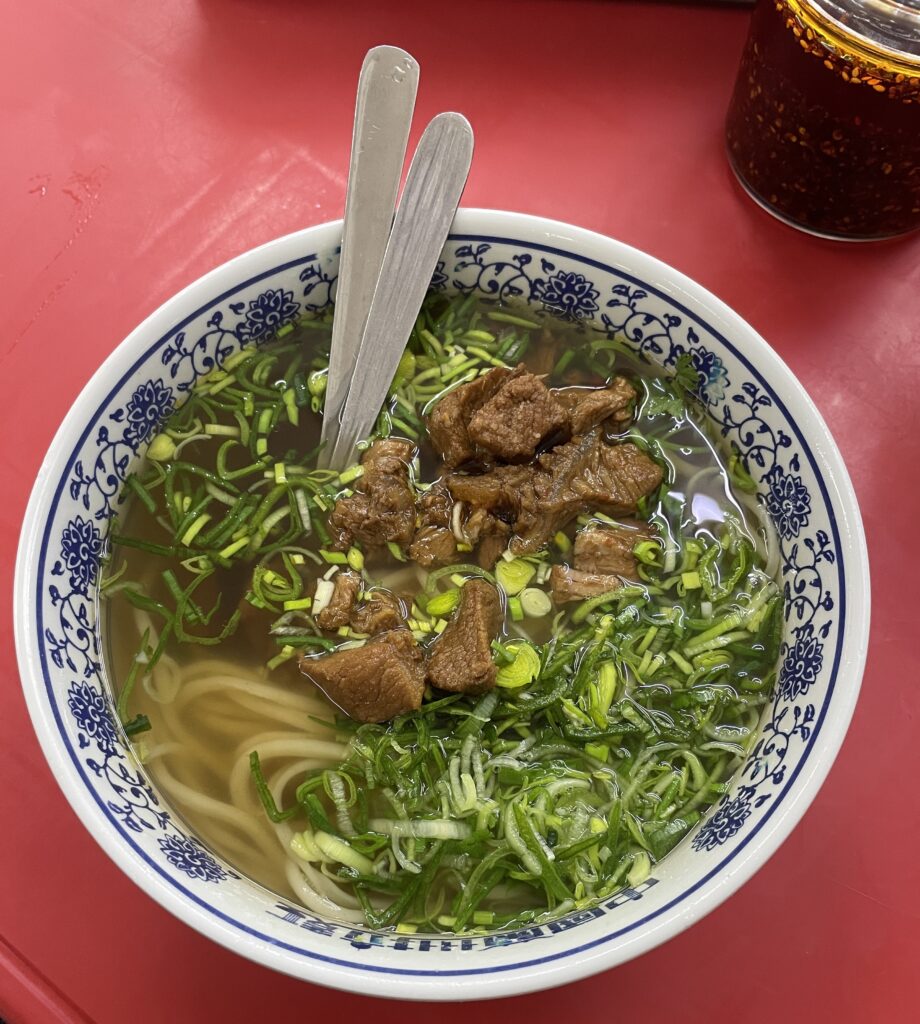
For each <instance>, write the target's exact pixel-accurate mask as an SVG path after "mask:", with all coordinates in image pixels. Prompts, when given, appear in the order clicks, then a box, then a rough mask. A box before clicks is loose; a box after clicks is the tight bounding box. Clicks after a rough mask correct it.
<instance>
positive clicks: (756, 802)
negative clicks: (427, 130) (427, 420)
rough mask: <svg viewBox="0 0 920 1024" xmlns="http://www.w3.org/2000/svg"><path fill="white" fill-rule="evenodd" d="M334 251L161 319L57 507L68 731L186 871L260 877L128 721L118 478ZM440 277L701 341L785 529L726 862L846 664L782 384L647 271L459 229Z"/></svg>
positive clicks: (833, 579)
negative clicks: (157, 787)
mask: <svg viewBox="0 0 920 1024" xmlns="http://www.w3.org/2000/svg"><path fill="white" fill-rule="evenodd" d="M337 256H338V254H337V251H336V250H332V251H330V252H328V253H325V254H315V253H314V254H310V255H307V256H304V257H303V258H302V259H299V260H297V261H295V262H294V263H288V264H285V265H284V266H281V267H277V268H275V269H274V270H271V271H267V272H265V273H262V274H260V275H259V277H257V278H254V279H252V280H250V281H247V282H244V283H242V284H240V285H239V287H238V288H236V289H235V290H234V292H233V293H232V294H230V295H225V296H222V297H220V298H219V299H216V300H215V301H214V302H213V303H212V304H210V305H208V306H206V307H204V308H202V309H201V310H199V312H198V314H197V315H195V316H193V317H190V318H189V319H188V320H186V321H185V322H183V323H182V324H180V325H176V327H175V328H174V329H173V330H171V331H169V332H168V333H167V334H165V335H164V336H163V337H161V338H160V340H159V341H158V342H157V343H156V344H155V345H153V346H152V347H151V348H150V349H149V350H148V351H147V354H146V356H145V358H144V360H143V362H142V364H141V365H140V369H137V370H134V371H133V372H132V373H128V374H126V375H125V377H124V378H123V379H122V382H121V385H120V390H118V389H116V391H114V392H113V393H112V395H111V396H110V399H109V400H108V401H107V403H106V404H104V405H103V406H102V407H101V408H99V409H98V412H97V414H96V415H95V417H94V418H93V420H92V423H91V425H90V428H89V430H88V431H87V432H86V434H85V435H84V437H83V439H82V440H81V443H80V444H79V445H78V447H77V448H76V450H75V451H74V452H73V455H72V457H71V459H70V462H69V464H68V465H69V471H68V477H67V480H66V482H65V483H66V486H65V488H64V489H62V491H61V492H59V495H58V497H57V499H56V502H55V504H54V506H53V508H52V513H51V517H50V519H49V526H48V529H47V533H46V543H45V550H46V552H47V557H46V558H45V559H44V561H43V565H44V570H43V572H44V575H43V577H42V581H41V587H40V594H41V600H40V601H39V608H38V615H39V621H40V622H41V624H42V626H43V641H42V642H43V657H45V658H46V661H47V663H48V665H49V666H50V667H49V670H48V672H47V673H46V679H47V682H48V692H49V695H51V696H52V699H53V700H54V701H56V702H57V704H58V706H59V710H60V712H61V713H60V715H59V721H60V727H61V730H62V735H63V736H64V738H65V741H66V742H67V743H68V744H69V745H70V746H71V749H72V751H73V756H74V757H75V758H76V759H77V760H78V761H79V762H80V764H81V765H82V766H83V767H85V768H86V769H87V770H88V772H89V773H90V775H91V776H92V777H93V780H94V781H93V783H92V785H93V786H94V787H95V791H96V798H97V799H100V798H102V797H101V796H100V794H104V803H105V807H106V813H107V815H108V817H109V819H110V820H111V821H112V822H113V823H115V824H116V826H117V827H119V828H120V829H121V830H122V831H123V833H124V834H125V835H127V834H128V833H130V834H131V835H134V836H137V837H138V838H137V839H136V842H138V843H141V842H143V844H144V845H143V846H142V847H138V849H140V850H142V856H144V857H145V859H146V860H147V861H148V863H150V864H152V865H153V866H154V867H155V869H156V870H157V871H159V872H161V873H162V874H164V877H167V878H169V879H170V880H171V881H172V882H173V883H174V884H177V885H179V886H180V888H181V887H182V886H205V887H214V886H222V885H235V884H240V885H243V884H246V883H245V882H244V881H241V880H240V879H239V877H238V876H237V875H235V874H234V873H233V872H232V870H231V869H230V868H229V867H227V866H226V865H225V864H223V863H221V862H220V861H219V860H218V859H217V858H215V857H214V856H213V855H212V854H211V853H209V852H208V851H207V850H206V849H205V848H204V847H203V846H201V844H200V843H198V842H197V840H195V839H194V837H191V836H189V835H187V833H186V832H185V830H184V828H183V827H182V825H181V823H180V821H179V819H178V818H177V817H176V816H175V815H174V814H173V813H171V812H170V810H169V809H168V808H166V807H164V806H163V805H162V804H161V802H160V800H159V798H158V796H157V794H156V793H155V792H154V791H153V789H152V787H151V786H150V784H149V783H148V781H147V779H146V776H145V774H144V772H143V769H142V768H141V766H139V765H138V764H137V762H136V761H135V758H134V755H133V753H132V751H131V750H130V748H129V746H128V745H127V744H126V741H125V739H124V737H123V733H122V731H121V728H120V726H117V725H116V716H115V713H114V708H113V706H112V703H111V698H110V696H109V692H108V689H107V685H106V682H105V675H104V669H103V665H102V660H101V657H100V653H99V651H100V645H99V641H98V637H97V632H96V623H95V619H94V615H95V611H94V605H93V588H94V586H95V583H96V580H97V577H98V560H99V556H100V554H101V552H102V551H103V549H104V545H105V541H106V537H107V535H108V531H109V528H110V524H111V521H112V517H113V516H114V515H116V514H117V512H118V502H119V494H120V490H121V485H122V482H123V480H124V479H125V476H126V475H127V473H128V472H129V471H130V469H131V466H132V463H133V461H134V459H135V458H136V457H137V455H138V453H139V449H140V448H141V446H142V445H143V444H144V443H145V442H146V441H148V440H149V438H150V437H151V436H152V435H153V433H154V432H155V430H156V428H157V425H158V423H159V422H161V421H162V419H163V418H164V417H165V416H167V415H168V414H169V412H170V411H171V410H172V409H173V408H175V407H176V405H177V404H179V403H180V402H181V401H182V398H183V396H184V394H185V393H186V392H187V391H188V390H189V389H190V388H191V387H192V385H193V384H194V382H195V380H196V379H197V378H198V377H199V376H201V375H202V374H204V373H207V372H209V370H211V369H213V368H214V367H215V366H220V365H221V364H222V362H223V361H224V360H225V359H226V358H227V357H228V356H229V355H230V354H231V353H232V352H235V351H237V350H238V349H239V348H240V347H241V346H242V345H244V344H249V343H259V342H261V341H262V340H264V339H265V338H266V337H267V336H268V335H269V334H270V333H271V332H273V331H274V330H276V329H277V328H278V327H279V326H281V325H283V324H285V323H288V322H290V321H291V320H292V319H295V318H296V317H298V316H301V315H303V314H304V313H306V312H320V311H322V310H324V309H326V308H328V307H329V306H330V304H331V303H332V301H333V298H334V291H335V273H336V266H337ZM432 286H433V287H435V288H437V289H439V290H445V291H449V292H455V293H460V294H478V295H480V296H482V297H483V298H486V299H491V300H500V301H521V302H527V303H529V304H530V305H531V307H532V309H534V310H535V311H536V312H537V313H551V314H552V315H555V316H563V317H565V318H566V319H568V320H570V321H572V322H577V323H580V324H582V325H583V326H584V328H585V329H586V330H588V331H597V332H601V333H603V334H605V335H608V336H616V337H618V338H620V339H622V340H624V341H625V342H626V343H627V344H628V345H629V346H630V347H631V348H632V349H633V350H634V351H635V352H636V353H637V354H639V355H641V356H643V357H645V358H647V359H648V360H650V361H651V362H653V363H656V364H658V365H660V366H662V367H664V368H666V369H667V368H673V367H674V366H675V363H676V361H677V359H678V358H679V357H680V356H682V355H684V354H685V353H686V354H689V356H690V358H691V362H692V365H693V368H694V369H695V370H696V373H697V377H698V393H699V397H700V399H701V401H702V402H703V403H704V404H705V405H706V407H707V409H708V411H709V414H710V415H711V416H712V417H713V418H714V419H715V421H716V422H717V423H718V425H719V427H720V429H721V431H722V433H723V435H724V436H725V438H726V440H727V441H730V442H731V443H732V444H734V446H735V447H736V448H737V450H738V451H739V452H740V453H741V454H742V455H743V456H744V458H745V460H746V463H747V466H748V469H749V471H750V472H751V474H752V476H753V477H754V479H755V481H756V482H757V484H758V493H759V495H760V501H761V502H762V504H763V506H764V508H765V509H766V511H767V513H768V514H769V515H770V516H771V517H772V519H773V522H774V523H775V525H776V529H777V534H778V538H779V543H780V551H781V564H782V574H783V585H784V593H785V616H786V631H785V639H784V643H783V646H782V651H781V670H780V675H779V680H778V685H777V687H776V691H775V696H774V699H773V702H772V705H771V706H770V707H769V708H767V709H766V710H765V714H764V721H763V727H762V734H761V736H760V738H759V740H758V742H757V745H756V747H755V748H754V750H753V753H752V754H751V756H750V757H749V758H748V760H747V761H746V762H745V764H744V766H743V768H742V771H741V772H740V773H739V775H738V777H737V778H736V779H735V781H734V783H733V785H732V787H731V789H730V790H729V792H727V793H726V794H725V795H724V797H723V798H722V799H721V801H720V802H719V804H718V805H717V806H716V807H715V808H713V809H712V811H711V812H710V813H709V815H708V816H707V818H706V819H705V820H704V822H703V823H702V825H701V826H699V827H698V829H697V830H696V832H695V834H694V835H693V837H692V839H691V841H690V843H689V844H683V848H685V849H689V850H691V855H692V856H695V857H701V858H711V859H712V861H711V865H709V862H708V861H707V867H706V869H705V870H707V871H715V870H717V869H718V866H719V865H720V863H724V862H725V861H719V860H718V858H719V857H730V856H731V855H732V854H731V851H730V850H729V852H728V853H726V852H725V848H726V847H731V846H732V844H733V842H734V841H735V839H736V837H738V836H739V835H741V834H742V833H751V832H752V831H753V830H755V829H757V828H759V827H760V825H761V824H762V823H763V822H765V821H766V819H767V817H768V816H769V814H770V813H771V812H772V809H774V808H775V806H776V805H777V804H778V803H779V801H780V800H781V799H782V796H783V793H784V786H786V785H787V783H788V780H789V779H790V776H791V775H792V774H793V773H794V770H795V769H796V768H797V767H798V766H799V765H800V764H801V763H803V761H804V759H805V758H806V757H807V755H808V752H809V749H810V744H811V742H812V740H813V738H814V735H815V733H816V730H817V729H818V728H819V725H820V718H821V711H822V709H823V708H824V707H825V705H826V703H827V701H828V699H829V692H828V682H829V679H832V671H835V670H836V662H835V664H834V666H833V667H832V658H831V657H830V654H829V652H830V650H831V648H832V647H833V646H834V644H835V643H836V637H837V631H838V630H839V629H840V628H841V622H842V616H841V611H842V609H840V608H838V606H837V600H838V598H837V595H839V594H840V593H841V592H842V586H841V582H840V579H841V577H840V576H839V573H840V571H841V567H840V565H839V541H838V539H837V537H836V532H835V531H836V527H835V526H834V522H833V515H832V514H831V509H830V502H829V498H828V496H827V494H826V492H825V491H824V490H823V489H822V485H821V484H820V472H819V470H818V467H817V466H816V464H815V462H814V459H813V457H812V456H811V454H810V453H809V452H808V451H807V450H805V449H804V447H803V444H802V441H801V438H800V435H798V433H797V428H796V427H795V424H794V423H793V422H792V421H791V419H790V417H789V415H788V413H787V412H786V410H785V408H784V406H783V405H782V402H781V400H780V399H779V397H778V396H777V395H775V394H774V393H772V392H771V391H770V390H769V388H768V387H767V386H766V384H765V383H764V381H763V380H762V379H761V378H760V377H759V375H758V374H757V373H756V372H754V371H753V370H752V369H751V368H750V367H749V366H748V364H747V363H746V362H745V361H744V359H743V357H742V356H740V355H739V353H738V352H737V351H736V350H735V349H733V348H732V346H731V342H730V340H728V339H725V338H723V337H722V336H721V335H719V334H718V333H717V332H716V331H715V330H713V329H712V328H711V327H709V326H708V325H707V323H706V322H705V321H704V320H703V319H701V318H700V317H699V316H698V315H695V314H693V313H692V312H691V311H690V310H688V309H686V308H684V307H683V306H681V305H680V304H679V303H678V302H676V301H675V300H674V299H672V298H670V297H669V296H667V295H665V294H664V293H662V292H658V291H656V290H655V288H654V286H653V284H651V283H646V282H643V281H639V280H636V279H635V278H633V277H631V276H630V275H628V274H626V273H623V272H621V271H619V270H617V269H615V268H613V267H610V266H606V265H601V264H597V263H594V262H592V261H591V260H588V259H585V258H582V257H579V256H578V255H575V254H572V253H567V252H564V251H559V250H555V249H551V248H549V247H548V246H543V245H537V244H527V243H524V242H520V241H515V240H514V239H499V238H483V237H471V236H466V237H462V236H461V237H452V238H451V239H450V241H449V242H448V245H447V247H446V249H445V251H444V253H443V258H442V260H441V261H440V262H439V263H438V266H437V269H436V272H435V275H434V278H433V281H432ZM87 778H88V776H87ZM88 784H89V783H88ZM147 837H149V838H147ZM657 884H658V880H657V879H656V878H655V877H652V878H650V879H648V880H647V881H646V882H645V883H643V884H642V885H641V886H637V887H636V888H635V889H625V890H623V891H622V892H620V893H617V894H616V895H615V896H614V897H611V898H610V899H609V900H608V901H606V902H605V903H604V904H603V905H602V906H600V907H595V908H589V909H587V910H584V911H578V912H576V913H572V914H569V915H567V916H566V917H564V918H562V919H561V920H559V921H555V922H551V923H548V924H545V925H535V926H533V927H530V928H526V929H520V930H518V931H516V932H513V933H508V932H506V933H500V934H498V935H494V936H475V935H473V936H464V937H462V938H457V939H454V938H444V939H438V940H434V939H429V938H424V937H416V936H409V935H395V934H391V933H389V934H387V933H375V932H373V931H371V930H367V929H360V928H358V929H356V928H350V927H348V926H346V925H339V924H335V923H331V922H328V921H323V920H322V919H321V918H320V917H319V916H317V915H316V914H312V913H311V912H309V911H306V910H304V909H303V908H300V907H295V906H293V905H291V904H288V903H284V902H280V903H278V904H277V905H276V906H275V908H274V909H273V910H272V911H271V912H270V913H271V915H272V916H273V917H275V918H278V919H280V920H281V921H282V922H285V923H286V925H285V926H286V927H288V926H289V928H290V934H291V942H292V946H291V947H290V948H292V949H296V951H298V952H301V953H303V954H304V955H314V954H313V953H312V952H311V951H310V950H309V949H307V948H301V947H300V946H299V945H298V940H297V936H298V934H300V933H309V934H310V935H313V936H321V937H323V938H328V939H329V940H330V941H335V942H342V943H346V944H348V946H349V947H351V948H352V949H353V950H362V951H364V952H365V953H366V952H367V951H368V950H373V949H377V948H387V949H408V948H411V949H415V950H421V951H440V952H453V951H458V952H465V951H469V950H474V949H475V950H482V949H494V950H498V949H500V948H502V947H503V946H508V945H513V944H516V943H521V942H533V941H535V940H539V939H541V938H548V937H550V936H552V935H554V934H558V933H559V932H560V931H565V930H571V929H574V928H583V927H588V926H590V924H591V922H595V921H597V920H598V919H599V918H603V917H605V916H606V915H608V914H612V913H615V912H617V911H618V910H620V908H623V907H626V906H630V905H632V904H634V903H635V902H636V901H645V900H647V899H648V898H649V893H654V892H655V891H656V888H657ZM240 927H243V925H240ZM246 930H249V931H252V928H251V927H250V926H246ZM611 933H612V929H611ZM270 941H273V942H274V941H277V939H275V938H273V939H271V940H270ZM598 941H600V940H598ZM353 962H354V960H349V961H348V963H349V964H352V963H353ZM368 969H383V968H370V967H369V968H368ZM387 969H390V968H387ZM393 969H394V970H395V969H396V968H393ZM439 972H440V969H437V968H436V969H434V970H433V973H435V974H437V973H439ZM454 973H463V971H462V970H460V969H458V970H457V971H456V972H454Z"/></svg>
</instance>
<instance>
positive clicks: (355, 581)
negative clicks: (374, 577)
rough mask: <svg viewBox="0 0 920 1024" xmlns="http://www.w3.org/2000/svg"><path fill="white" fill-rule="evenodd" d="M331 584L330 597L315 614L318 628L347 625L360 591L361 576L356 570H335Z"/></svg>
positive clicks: (336, 627)
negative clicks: (323, 606) (327, 602)
mask: <svg viewBox="0 0 920 1024" xmlns="http://www.w3.org/2000/svg"><path fill="white" fill-rule="evenodd" d="M332 584H333V587H334V589H333V591H332V598H331V599H330V601H329V604H327V605H326V607H325V608H324V609H323V610H322V611H321V612H320V613H319V614H318V615H317V616H316V624H317V625H318V626H319V628H320V629H339V627H341V626H347V625H348V623H349V622H350V620H351V614H352V611H353V610H354V607H355V602H356V601H357V600H358V594H359V593H360V592H361V577H360V576H359V575H358V574H357V573H356V572H337V573H336V574H335V576H334V577H333V578H332Z"/></svg>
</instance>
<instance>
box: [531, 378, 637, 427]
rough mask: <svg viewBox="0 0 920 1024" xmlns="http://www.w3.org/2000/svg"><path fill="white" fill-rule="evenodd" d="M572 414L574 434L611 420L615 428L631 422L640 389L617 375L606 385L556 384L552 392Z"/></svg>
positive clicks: (569, 413) (570, 416)
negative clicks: (578, 386)
mask: <svg viewBox="0 0 920 1024" xmlns="http://www.w3.org/2000/svg"><path fill="white" fill-rule="evenodd" d="M550 394H551V395H552V396H553V398H554V399H555V400H556V402H557V403H558V404H559V405H561V406H562V407H563V408H564V409H565V410H566V412H567V413H568V415H569V420H570V422H571V428H572V433H573V434H585V433H587V432H588V431H589V430H593V429H594V428H595V427H596V426H599V425H600V424H601V423H604V422H605V421H608V425H609V427H610V428H611V429H612V430H615V431H617V430H622V429H623V427H624V426H625V425H626V424H627V423H628V422H629V420H630V418H631V416H632V412H631V403H632V402H633V401H634V400H635V398H636V389H635V388H634V387H633V386H632V384H630V383H629V381H628V380H627V379H626V378H625V377H615V378H614V379H613V381H611V383H610V384H608V385H607V386H606V387H603V388H553V390H552V391H551V392H550Z"/></svg>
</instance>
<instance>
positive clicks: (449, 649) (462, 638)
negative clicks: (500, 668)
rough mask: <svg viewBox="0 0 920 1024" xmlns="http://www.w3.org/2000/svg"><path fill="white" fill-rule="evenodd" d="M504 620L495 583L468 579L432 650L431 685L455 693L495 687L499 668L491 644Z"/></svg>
mask: <svg viewBox="0 0 920 1024" xmlns="http://www.w3.org/2000/svg"><path fill="white" fill-rule="evenodd" d="M501 624H502V607H501V600H500V598H499V596H498V591H497V590H496V589H495V587H493V586H492V584H491V583H486V581H485V580H480V579H471V580H467V582H466V583H465V584H464V585H463V588H462V589H461V591H460V605H459V607H458V608H457V610H456V611H455V612H454V616H453V618H452V619H451V620H450V622H449V623H448V624H447V628H446V629H445V630H444V632H443V633H442V634H441V635H440V636H439V637H438V639H437V640H436V641H435V644H434V647H433V648H432V650H431V655H430V657H429V659H428V681H429V682H430V683H431V685H432V686H436V687H437V688H438V689H440V690H449V691H450V692H451V693H473V694H476V693H484V692H485V691H486V690H491V689H492V687H493V686H494V685H495V676H496V672H497V670H496V668H495V663H494V662H493V661H492V646H491V644H492V641H493V640H494V639H495V637H496V636H497V635H498V631H499V629H501Z"/></svg>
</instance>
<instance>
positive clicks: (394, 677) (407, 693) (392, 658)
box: [300, 629, 446, 722]
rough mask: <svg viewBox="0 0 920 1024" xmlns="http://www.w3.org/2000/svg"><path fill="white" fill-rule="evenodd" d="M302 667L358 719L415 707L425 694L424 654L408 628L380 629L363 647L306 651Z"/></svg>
mask: <svg viewBox="0 0 920 1024" xmlns="http://www.w3.org/2000/svg"><path fill="white" fill-rule="evenodd" d="M445 632H446V630H445ZM300 671H301V672H302V673H303V674H304V675H305V676H307V677H308V678H309V679H310V680H311V681H312V682H313V683H315V684H316V685H317V686H318V687H319V688H320V689H321V690H322V691H323V692H324V693H325V694H326V696H327V697H329V699H330V700H331V701H333V702H334V703H335V704H337V705H338V706H339V707H340V708H341V709H342V710H343V711H344V712H345V714H347V715H348V716H349V717H350V718H353V719H355V720H356V721H358V722H386V721H389V720H390V719H391V718H395V717H396V715H402V714H405V713H406V712H407V711H414V710H416V709H418V708H419V707H421V704H422V695H423V694H424V692H425V663H424V658H423V656H422V652H421V651H420V650H419V647H418V645H417V644H416V642H415V639H414V638H413V636H412V634H411V633H410V632H409V630H408V629H393V630H390V631H389V632H387V633H381V634H380V635H379V636H377V637H374V638H373V639H371V640H368V642H367V643H366V644H364V646H363V647H353V648H350V649H348V650H344V651H334V652H333V653H332V654H323V655H320V656H319V657H316V656H313V657H309V656H305V655H301V657H300Z"/></svg>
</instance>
